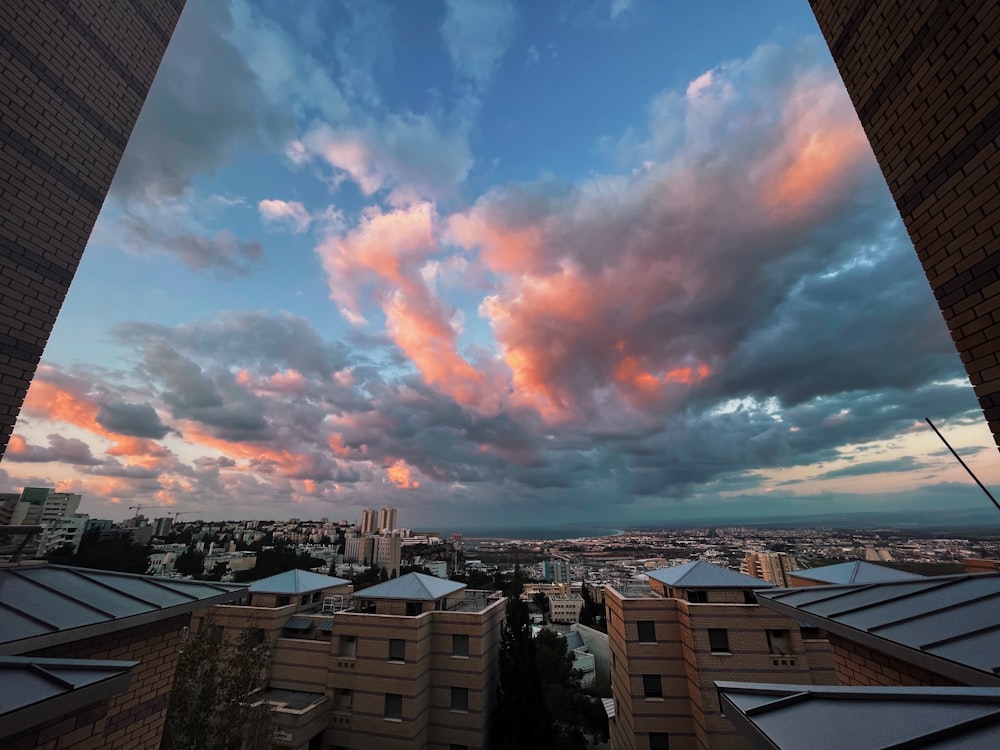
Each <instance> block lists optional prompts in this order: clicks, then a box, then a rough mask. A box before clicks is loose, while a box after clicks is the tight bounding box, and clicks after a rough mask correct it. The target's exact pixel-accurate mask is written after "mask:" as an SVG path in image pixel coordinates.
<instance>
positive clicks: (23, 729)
mask: <svg viewBox="0 0 1000 750" xmlns="http://www.w3.org/2000/svg"><path fill="white" fill-rule="evenodd" d="M245 592H246V587H245V586H241V585H233V584H221V583H203V582H198V581H179V580H175V579H163V578H153V577H151V576H137V575H128V574H125V573H114V572H108V571H100V570H85V569H83V568H71V567H63V566H59V565H47V564H45V563H40V562H32V563H22V564H16V563H15V564H6V563H5V564H2V565H0V686H2V688H0V747H3V748H4V750H29V749H30V748H43V749H44V750H63V748H74V749H76V750H105V748H107V749H109V750H118V749H120V750H157V748H159V746H160V738H161V735H162V733H163V723H164V720H165V718H166V712H167V700H168V697H169V694H170V689H171V686H172V685H173V680H174V671H175V669H176V666H177V659H178V656H179V654H180V649H181V646H182V643H183V639H184V637H185V634H186V630H187V626H188V621H189V618H190V616H191V612H192V611H194V610H196V609H202V608H204V607H206V606H212V605H213V604H218V603H221V602H226V601H231V600H234V599H237V598H239V597H240V596H241V595H243V594H244V593H245Z"/></svg>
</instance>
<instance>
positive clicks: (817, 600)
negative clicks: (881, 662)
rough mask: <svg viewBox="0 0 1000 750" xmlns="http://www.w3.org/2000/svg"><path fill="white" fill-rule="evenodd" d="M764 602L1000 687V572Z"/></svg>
mask: <svg viewBox="0 0 1000 750" xmlns="http://www.w3.org/2000/svg"><path fill="white" fill-rule="evenodd" d="M757 600H758V601H759V602H760V603H761V604H762V605H763V606H765V607H770V608H771V609H775V610H777V611H779V612H781V613H783V614H787V615H789V616H790V617H794V618H796V619H798V620H801V621H803V622H805V623H807V624H809V625H815V626H817V627H820V628H823V629H825V630H827V631H829V632H830V633H833V634H836V635H838V636H840V637H843V638H846V639H848V640H852V641H855V642H857V643H860V644H861V645H864V646H868V647H869V648H874V649H875V650H877V651H881V652H883V653H888V654H891V655H892V656H895V657H896V658H900V659H903V660H905V661H907V662H910V663H912V664H916V665H917V666H920V667H923V668H925V669H928V670H930V671H932V672H937V673H938V674H943V675H945V676H947V677H950V678H951V679H954V680H957V681H958V682H961V683H964V684H967V685H979V686H983V687H991V686H997V685H1000V574H996V573H986V574H982V573H980V574H971V575H954V576H927V577H918V578H917V579H914V580H905V581H886V582H881V583H869V584H853V585H839V586H808V587H804V588H795V589H777V590H773V591H764V592H759V593H758V594H757Z"/></svg>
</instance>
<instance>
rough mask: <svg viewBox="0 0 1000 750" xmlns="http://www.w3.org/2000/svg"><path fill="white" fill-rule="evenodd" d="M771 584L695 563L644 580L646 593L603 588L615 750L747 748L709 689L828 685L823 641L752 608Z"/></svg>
mask: <svg viewBox="0 0 1000 750" xmlns="http://www.w3.org/2000/svg"><path fill="white" fill-rule="evenodd" d="M770 585H771V584H768V583H765V582H764V581H761V580H758V579H756V578H750V577H749V576H745V575H743V574H741V573H736V572H734V571H730V570H726V569H724V568H720V567H717V566H715V565H711V564H709V563H706V562H694V563H687V564H684V565H677V566H674V567H669V568H662V569H660V570H657V571H654V572H652V573H650V574H649V585H648V587H644V588H639V589H634V590H633V589H629V590H626V591H619V590H618V589H616V588H614V587H612V586H607V587H606V588H605V606H606V612H607V616H608V637H609V648H610V657H611V688H612V696H613V698H612V701H611V705H610V706H609V716H610V717H611V720H610V723H611V746H612V748H614V750H646V749H647V748H649V750H661V749H662V748H668V747H669V748H670V749H671V750H694V749H695V748H698V749H699V750H721V749H728V748H746V747H749V745H748V743H747V741H746V740H745V739H744V738H743V737H742V735H740V734H739V733H738V732H737V731H736V729H735V728H734V727H733V726H732V725H731V724H730V722H729V721H728V720H727V719H726V718H725V717H723V716H722V715H721V712H720V707H719V701H718V695H717V690H716V688H715V684H714V681H715V680H720V679H739V678H740V677H742V678H743V679H747V680H753V681H755V682H776V683H787V682H791V683H799V684H827V685H832V684H835V683H836V674H835V671H834V663H833V655H832V652H831V650H830V645H829V643H828V642H827V641H826V640H825V639H823V638H822V637H821V634H820V633H819V632H818V631H817V632H813V631H801V630H800V628H799V623H798V622H797V621H796V620H795V619H793V618H790V617H788V616H786V615H782V614H778V613H775V612H773V611H771V610H768V609H765V608H764V607H761V606H760V605H759V604H758V603H757V599H756V595H755V593H754V592H755V590H758V589H762V588H766V587H769V586H770Z"/></svg>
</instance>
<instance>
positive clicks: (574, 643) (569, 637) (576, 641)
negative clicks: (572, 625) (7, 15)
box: [566, 630, 587, 651]
mask: <svg viewBox="0 0 1000 750" xmlns="http://www.w3.org/2000/svg"><path fill="white" fill-rule="evenodd" d="M586 645H587V644H585V643H584V642H583V636H582V635H580V634H579V633H577V632H576V631H575V630H571V631H570V632H568V633H566V650H567V651H575V650H576V649H578V648H584V647H585V646H586Z"/></svg>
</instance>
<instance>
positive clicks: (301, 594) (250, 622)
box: [212, 571, 505, 750]
mask: <svg viewBox="0 0 1000 750" xmlns="http://www.w3.org/2000/svg"><path fill="white" fill-rule="evenodd" d="M504 605H505V602H504V600H503V598H502V596H501V595H499V594H497V593H495V592H478V591H469V590H467V588H466V586H465V585H464V584H461V583H456V582H454V581H444V580H441V579H438V578H434V577H432V576H426V575H421V574H418V573H410V574H408V575H405V576H401V577H399V578H396V579H393V580H391V581H387V582H386V583H382V584H379V585H376V586H372V587H370V588H367V589H363V590H362V591H358V592H354V593H353V594H352V593H351V591H350V585H349V584H348V582H347V581H344V580H343V579H336V578H330V577H329V576H319V575H316V574H314V573H306V572H304V571H295V572H293V573H292V574H289V573H283V574H281V575H280V576H274V577H272V578H270V579H264V580H263V581H257V582H255V583H254V584H252V585H251V589H250V595H249V598H248V599H247V600H246V601H244V602H242V603H240V604H238V605H226V606H221V607H215V608H213V612H212V614H213V618H214V620H215V622H216V623H217V624H221V625H223V626H225V627H226V628H228V629H239V628H246V627H257V628H260V629H262V630H264V631H265V632H266V633H267V634H268V635H269V637H270V639H271V642H272V650H271V663H270V666H269V668H268V690H267V692H266V693H265V695H264V696H263V697H262V699H264V700H268V701H269V702H270V703H271V705H272V706H273V707H277V708H278V710H276V711H275V712H274V713H273V714H272V719H273V725H274V738H273V740H272V745H273V746H274V747H280V748H294V749H295V750H307V748H322V749H324V750H334V749H335V748H354V749H355V750H363V749H364V748H371V747H378V748H384V749H385V750H404V748H405V749H406V750H411V749H412V750H420V749H421V748H428V749H433V750H454V749H455V748H460V747H462V748H483V747H486V743H487V732H488V728H489V719H490V716H491V710H492V706H493V703H494V700H495V689H496V681H497V654H498V648H499V642H500V628H501V624H502V622H503V619H504V614H505V609H504ZM289 701H292V703H294V705H296V706H298V708H297V709H295V710H290V709H289V708H288V706H290V705H291V704H290V703H289ZM282 705H284V706H285V708H281V706H282Z"/></svg>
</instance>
